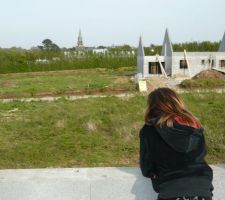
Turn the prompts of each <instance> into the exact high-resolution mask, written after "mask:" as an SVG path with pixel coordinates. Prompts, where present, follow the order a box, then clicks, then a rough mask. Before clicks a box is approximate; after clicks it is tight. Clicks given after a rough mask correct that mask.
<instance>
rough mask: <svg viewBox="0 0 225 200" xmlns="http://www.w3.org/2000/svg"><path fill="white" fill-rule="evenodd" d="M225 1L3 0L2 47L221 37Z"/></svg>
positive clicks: (0, 14)
mask: <svg viewBox="0 0 225 200" xmlns="http://www.w3.org/2000/svg"><path fill="white" fill-rule="evenodd" d="M224 9H225V0H154V1H153V0H0V19H1V20H0V47H2V48H8V47H12V46H17V47H23V48H30V47H32V46H37V45H40V44H41V42H42V41H43V40H44V39H46V38H49V39H51V40H52V41H53V42H55V43H56V44H58V45H59V46H60V47H73V46H75V45H76V42H77V36H78V31H79V28H81V30H82V35H83V40H84V45H85V46H98V45H105V46H109V45H112V44H114V45H122V44H129V45H132V46H137V45H138V39H139V36H140V34H141V35H142V37H143V43H144V46H149V45H150V44H151V43H153V44H161V43H162V41H163V36H164V32H165V29H166V27H168V29H169V33H170V36H171V40H172V42H173V43H176V42H186V41H187V42H190V41H204V40H209V41H219V40H221V39H222V36H223V33H224V31H225V11H224Z"/></svg>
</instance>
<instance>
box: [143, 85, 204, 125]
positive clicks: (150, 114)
mask: <svg viewBox="0 0 225 200" xmlns="http://www.w3.org/2000/svg"><path fill="white" fill-rule="evenodd" d="M147 104H148V105H147V109H146V113H145V123H146V124H149V125H155V126H158V127H162V125H163V124H164V123H166V124H167V126H168V127H173V121H174V118H175V117H176V116H179V117H181V118H182V120H183V121H185V123H186V124H187V125H189V126H193V127H195V126H198V127H201V124H200V122H199V120H198V119H197V118H196V117H195V116H194V115H192V114H191V113H190V112H189V111H187V109H186V107H185V105H184V102H183V101H182V100H181V98H180V97H179V96H178V95H177V94H176V93H175V92H174V91H173V90H171V89H170V88H158V89H155V90H154V91H152V92H151V93H150V94H149V95H148V102H147Z"/></svg>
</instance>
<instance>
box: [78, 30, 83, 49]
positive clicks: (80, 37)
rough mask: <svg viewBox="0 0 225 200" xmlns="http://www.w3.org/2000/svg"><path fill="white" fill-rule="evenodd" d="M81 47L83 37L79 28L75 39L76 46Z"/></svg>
mask: <svg viewBox="0 0 225 200" xmlns="http://www.w3.org/2000/svg"><path fill="white" fill-rule="evenodd" d="M83 47H84V44H83V38H82V34H81V30H79V35H78V39H77V48H83Z"/></svg>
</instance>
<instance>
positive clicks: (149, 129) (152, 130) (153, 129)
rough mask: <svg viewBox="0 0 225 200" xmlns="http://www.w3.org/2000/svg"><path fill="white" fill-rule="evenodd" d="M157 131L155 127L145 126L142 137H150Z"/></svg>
mask: <svg viewBox="0 0 225 200" xmlns="http://www.w3.org/2000/svg"><path fill="white" fill-rule="evenodd" d="M155 131H156V130H155V126H154V125H149V124H144V125H143V127H142V128H141V130H140V136H141V135H150V133H152V132H155Z"/></svg>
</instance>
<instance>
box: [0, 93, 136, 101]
mask: <svg viewBox="0 0 225 200" xmlns="http://www.w3.org/2000/svg"><path fill="white" fill-rule="evenodd" d="M135 95H136V94H134V93H122V94H114V95H99V94H98V95H80V96H79V95H70V96H45V97H32V98H7V99H0V102H4V103H7V102H11V101H21V102H31V101H56V100H59V99H66V100H69V101H74V100H78V99H87V98H99V97H100V98H101V97H102V98H103V97H110V96H115V97H119V98H123V99H126V98H130V97H133V96H135Z"/></svg>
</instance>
